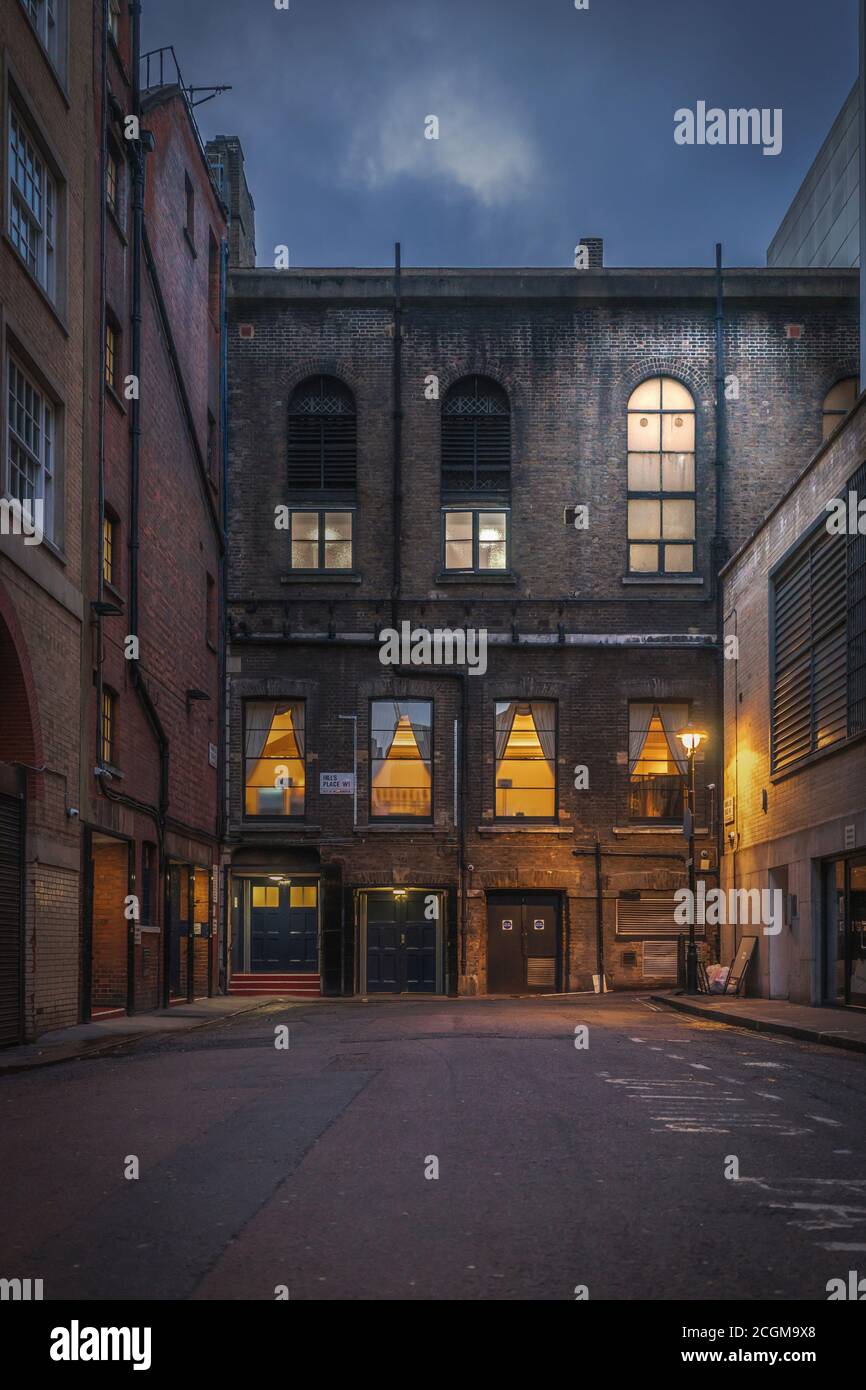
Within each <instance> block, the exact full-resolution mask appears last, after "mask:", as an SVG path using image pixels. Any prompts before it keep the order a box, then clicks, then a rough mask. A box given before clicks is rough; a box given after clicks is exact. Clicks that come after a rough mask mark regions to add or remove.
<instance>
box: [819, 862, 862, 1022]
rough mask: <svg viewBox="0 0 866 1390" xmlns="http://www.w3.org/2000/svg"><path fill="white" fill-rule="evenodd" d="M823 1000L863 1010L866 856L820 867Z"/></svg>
mask: <svg viewBox="0 0 866 1390" xmlns="http://www.w3.org/2000/svg"><path fill="white" fill-rule="evenodd" d="M823 895H824V990H823V993H824V1000H825V1002H826V1003H829V1004H846V1005H851V1006H853V1007H855V1008H860V1009H864V1008H866V855H862V854H861V855H857V856H855V857H853V858H850V859H834V860H832V861H831V862H830V863H829V864H825V866H824V886H823Z"/></svg>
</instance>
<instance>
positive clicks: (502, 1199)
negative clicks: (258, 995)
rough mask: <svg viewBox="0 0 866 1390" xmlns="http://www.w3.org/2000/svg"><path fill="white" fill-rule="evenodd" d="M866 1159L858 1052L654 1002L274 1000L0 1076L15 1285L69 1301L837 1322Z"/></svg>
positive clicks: (7, 1273)
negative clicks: (723, 1307)
mask: <svg viewBox="0 0 866 1390" xmlns="http://www.w3.org/2000/svg"><path fill="white" fill-rule="evenodd" d="M743 1002H744V1003H746V1004H750V1003H752V1002H757V1001H743ZM728 1007H730V1001H729V1005H728ZM214 1022H216V1020H215V1019H214ZM864 1155H866V1062H864V1059H863V1058H862V1057H861V1056H858V1055H856V1054H855V1053H852V1052H850V1051H843V1050H840V1049H837V1048H835V1047H834V1048H830V1047H826V1046H818V1045H816V1044H815V1043H813V1042H811V1041H808V1042H807V1041H801V1040H798V1039H794V1038H791V1037H786V1036H781V1035H778V1034H774V1033H765V1032H756V1031H754V1030H752V1029H749V1028H747V1027H742V1026H733V1025H729V1024H727V1023H725V1022H723V1021H722V1020H721V1019H720V1018H718V1017H713V1016H707V1015H706V1014H702V1015H701V1016H695V1015H693V1014H691V1013H685V1012H682V1011H679V1010H673V1009H671V1008H670V1007H668V1005H667V1003H666V1004H664V1005H662V1004H659V1003H656V1002H654V1001H653V1000H652V999H650V998H648V997H639V996H635V995H621V994H608V995H603V996H595V995H590V996H584V997H581V998H575V999H545V998H535V999H510V1000H487V999H473V1000H447V999H431V1000H425V1001H423V1002H415V1001H413V1002H411V1003H409V1002H406V1001H394V1002H389V1003H387V1004H382V1003H381V1002H379V1001H374V1000H369V1001H365V1000H358V999H346V1000H342V999H338V1000H317V1001H314V1002H307V1001H304V1002H300V1003H298V1002H292V1003H289V1002H288V1001H286V1000H272V1001H264V1003H262V1002H261V1001H259V1007H257V1008H251V1009H249V1010H245V1011H243V1012H239V1013H237V1014H236V1016H235V1017H232V1018H228V1017H226V1018H222V1019H220V1020H219V1026H213V1027H197V1028H194V1029H191V1030H186V1031H183V1032H181V1033H173V1034H171V1035H166V1034H164V1033H163V1034H158V1033H155V1034H153V1035H151V1036H139V1038H138V1039H137V1041H136V1042H135V1044H134V1045H131V1046H128V1047H119V1048H118V1047H115V1048H114V1049H113V1050H111V1051H109V1052H104V1053H101V1054H100V1055H92V1054H91V1055H88V1056H87V1057H86V1058H84V1059H82V1060H77V1061H68V1062H66V1063H64V1064H60V1065H56V1066H52V1067H46V1068H36V1069H31V1070H28V1071H22V1072H19V1073H18V1074H15V1075H8V1076H5V1077H2V1078H0V1172H2V1173H3V1182H2V1184H0V1268H2V1273H3V1275H4V1277H7V1278H13V1277H25V1276H26V1277H30V1278H41V1279H43V1280H44V1288H45V1293H44V1296H45V1299H46V1300H54V1299H66V1298H79V1299H88V1300H102V1299H132V1300H144V1299H162V1300H175V1299H183V1300H196V1301H211V1300H265V1301H273V1300H274V1299H275V1298H280V1297H282V1298H285V1297H290V1298H291V1299H292V1300H298V1299H300V1300H302V1301H323V1300H374V1301H382V1300H404V1299H408V1300H443V1301H450V1300H491V1301H500V1300H539V1301H568V1302H573V1301H574V1300H575V1298H577V1297H582V1296H583V1293H582V1291H583V1290H586V1291H587V1292H588V1296H589V1297H590V1299H592V1300H597V1299H611V1300H631V1299H652V1300H674V1299H683V1300H703V1299H712V1300H714V1301H720V1300H721V1301H724V1300H731V1299H749V1300H777V1301H783V1300H793V1299H805V1300H819V1301H821V1302H824V1301H826V1299H827V1286H828V1282H829V1281H830V1280H831V1279H839V1278H841V1279H844V1280H847V1279H848V1277H849V1273H850V1271H852V1270H855V1271H856V1270H858V1269H859V1270H860V1272H861V1273H863V1272H864V1271H866V1175H864ZM579 1291H580V1292H579ZM787 1317H788V1321H790V1320H791V1316H790V1315H787ZM802 1320H803V1318H801V1321H802ZM719 1321H720V1323H721V1322H722V1321H723V1315H722V1314H721V1313H720V1315H719Z"/></svg>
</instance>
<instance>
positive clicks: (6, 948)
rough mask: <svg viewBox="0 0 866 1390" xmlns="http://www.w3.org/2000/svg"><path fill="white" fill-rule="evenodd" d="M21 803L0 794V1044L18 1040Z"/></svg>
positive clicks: (19, 1015)
mask: <svg viewBox="0 0 866 1390" xmlns="http://www.w3.org/2000/svg"><path fill="white" fill-rule="evenodd" d="M21 805H22V803H21V802H20V800H18V799H17V798H16V797H11V796H0V1046H8V1045H9V1044H10V1043H17V1042H20V1041H21V854H22V849H23V845H22V840H23V826H22V814H21Z"/></svg>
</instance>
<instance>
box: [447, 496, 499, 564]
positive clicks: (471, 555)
mask: <svg viewBox="0 0 866 1390" xmlns="http://www.w3.org/2000/svg"><path fill="white" fill-rule="evenodd" d="M508 515H509V514H508V512H476V511H444V512H443V513H442V516H443V521H444V533H445V539H444V546H445V568H446V570H466V571H471V572H478V573H483V572H485V571H487V570H507V569H508Z"/></svg>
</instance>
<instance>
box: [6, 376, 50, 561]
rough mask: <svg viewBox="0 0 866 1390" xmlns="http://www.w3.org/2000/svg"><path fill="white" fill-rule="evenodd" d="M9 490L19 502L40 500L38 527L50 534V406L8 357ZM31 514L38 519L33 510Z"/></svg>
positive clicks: (34, 385) (36, 387) (40, 392)
mask: <svg viewBox="0 0 866 1390" xmlns="http://www.w3.org/2000/svg"><path fill="white" fill-rule="evenodd" d="M6 432H7V447H8V458H9V493H10V495H11V496H12V497H14V498H17V500H18V501H19V502H22V503H30V504H31V506H32V504H33V503H34V502H38V501H41V502H42V509H43V514H42V530H43V531H44V533H45V535H46V536H51V535H52V534H53V501H54V409H53V407H52V406H51V404H50V403H49V401H48V399H47V398H46V396H45V395H44V394H43V392H42V391H40V389H39V387H38V386H37V385H36V383H35V382H34V381H33V380H32V378H31V377H30V376H29V375H28V374H27V373H26V372H25V371H24V370H23V368H22V367H20V366H19V365H18V363H17V362H16V361H15V359H14V358H13V357H10V358H9V395H8V413H7V421H6ZM31 515H32V516H34V517H35V518H36V519H37V520H38V519H39V518H38V516H37V514H36V512H35V511H32V512H31Z"/></svg>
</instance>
